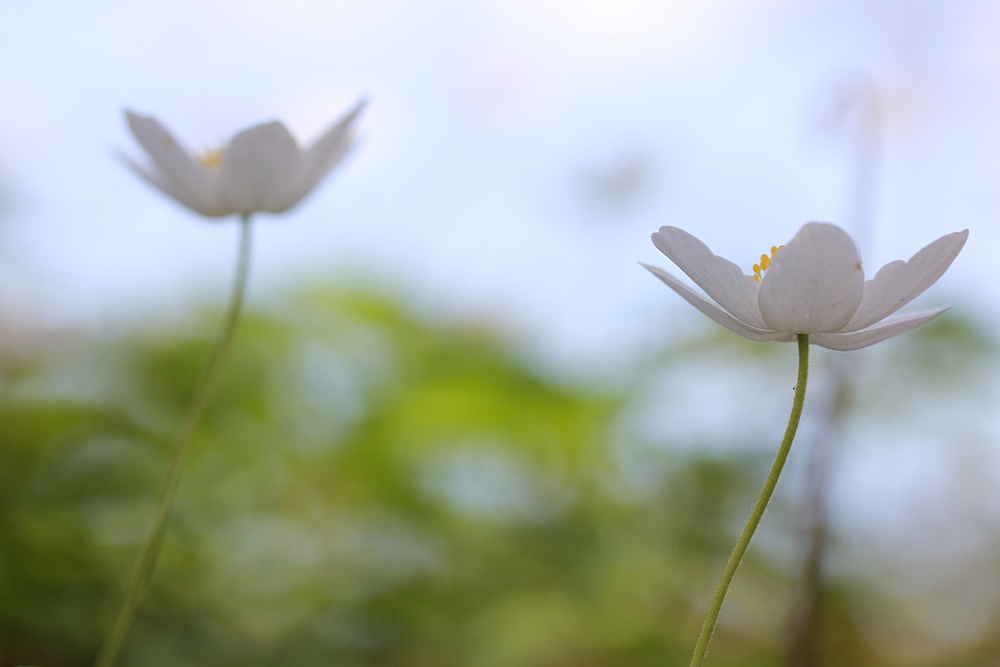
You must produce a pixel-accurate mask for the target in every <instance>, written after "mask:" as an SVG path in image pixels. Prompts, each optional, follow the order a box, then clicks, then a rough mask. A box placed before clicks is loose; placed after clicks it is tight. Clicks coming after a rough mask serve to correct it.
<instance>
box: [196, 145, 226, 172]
mask: <svg viewBox="0 0 1000 667" xmlns="http://www.w3.org/2000/svg"><path fill="white" fill-rule="evenodd" d="M225 156H226V151H224V150H222V149H221V148H212V149H210V150H207V151H204V152H203V153H202V154H201V155H199V156H198V162H201V163H202V164H203V165H205V166H206V167H208V168H209V169H215V168H216V167H218V166H219V163H220V162H222V158H223V157H225Z"/></svg>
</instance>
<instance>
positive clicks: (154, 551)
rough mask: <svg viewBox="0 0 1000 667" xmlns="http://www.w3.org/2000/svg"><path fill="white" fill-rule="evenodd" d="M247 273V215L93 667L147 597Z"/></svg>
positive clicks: (121, 639) (113, 652)
mask: <svg viewBox="0 0 1000 667" xmlns="http://www.w3.org/2000/svg"><path fill="white" fill-rule="evenodd" d="M249 268H250V216H249V215H244V216H243V217H242V218H241V219H240V249H239V258H238V259H237V263H236V276H235V279H234V281H233V292H232V296H231V297H230V300H229V308H228V310H227V312H226V319H225V321H224V322H223V324H222V330H221V331H220V332H219V338H218V339H217V340H216V341H215V345H214V346H213V347H212V351H211V354H210V355H209V358H208V363H207V364H206V365H205V369H204V371H202V375H201V378H200V379H199V381H198V385H197V386H196V388H195V390H194V394H193V396H192V399H191V403H190V405H189V406H188V409H187V412H186V413H185V415H184V420H183V421H182V422H181V427H180V429H179V430H178V432H177V437H176V439H175V440H174V443H173V446H172V448H171V457H170V467H169V468H168V470H167V478H166V480H165V481H164V483H163V490H162V491H161V493H160V500H159V503H158V504H157V506H156V514H155V515H154V518H153V526H152V529H151V530H150V532H149V536H148V537H147V538H146V541H145V543H143V545H142V548H141V550H140V552H139V557H138V559H137V560H136V564H135V569H134V570H133V572H132V579H131V581H130V582H129V586H128V589H127V590H126V593H125V599H124V601H123V602H122V605H121V608H119V610H118V615H117V616H116V617H115V621H114V625H112V626H111V631H110V632H109V633H108V636H107V637H106V638H105V640H104V645H103V646H102V647H101V652H100V654H99V655H98V657H97V662H96V663H95V667H112V666H113V665H114V664H115V662H116V661H117V659H118V656H119V654H120V653H121V649H122V645H123V644H124V643H125V638H126V637H127V636H128V632H129V628H130V627H131V625H132V619H133V618H134V617H135V612H136V610H137V609H138V608H139V603H140V602H141V601H142V597H143V595H144V594H145V592H146V586H147V584H148V583H149V578H150V576H151V575H152V574H153V569H154V568H155V567H156V560H157V557H158V556H159V555H160V549H161V548H162V546H163V538H164V535H165V534H166V532H167V523H168V521H169V520H170V515H171V514H172V512H173V508H174V500H175V499H176V498H177V485H178V483H179V482H180V479H181V471H182V470H183V466H184V455H185V454H186V453H187V450H188V448H189V446H190V444H191V440H192V439H193V438H194V434H195V431H196V430H197V428H198V423H199V422H200V421H201V418H202V415H203V414H204V413H205V408H206V407H207V406H208V403H209V401H211V400H212V397H213V396H214V395H215V392H216V389H217V388H218V385H219V380H220V379H221V378H222V369H223V366H224V365H225V361H226V357H227V356H228V353H229V349H230V348H231V347H232V343H233V339H234V338H235V336H236V327H237V324H238V323H239V320H240V313H241V312H242V310H243V296H244V294H245V293H246V285H247V275H248V273H249Z"/></svg>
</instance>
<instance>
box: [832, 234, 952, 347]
mask: <svg viewBox="0 0 1000 667" xmlns="http://www.w3.org/2000/svg"><path fill="white" fill-rule="evenodd" d="M967 238H969V230H968V229H966V230H964V231H961V232H955V233H954V234H948V235H947V236H942V237H941V238H939V239H938V240H937V241H934V243H931V244H930V245H928V246H927V247H925V248H924V249H923V250H921V251H920V252H918V253H917V254H916V255H914V256H913V257H911V258H910V261H908V262H903V261H898V260H897V261H895V262H890V263H889V264H886V265H885V266H883V267H882V268H881V269H879V272H878V273H877V274H876V275H875V277H874V278H873V279H872V280H869V281H868V282H866V283H865V295H864V298H863V299H862V300H861V306H859V307H858V312H856V313H855V314H854V316H853V317H852V318H851V321H850V322H848V323H847V326H845V327H844V329H843V331H844V332H848V331H858V330H860V329H864V328H866V327H870V326H871V325H873V324H875V323H876V322H878V321H879V320H882V319H884V318H886V317H888V316H889V315H892V314H893V313H894V312H896V311H897V310H899V309H900V308H902V307H903V306H905V305H906V304H908V303H909V302H910V301H912V300H913V299H915V298H916V297H918V296H920V294H922V293H923V291H924V290H926V289H927V288H928V287H930V286H931V285H933V284H934V283H936V282H937V280H938V278H940V277H941V276H942V275H943V274H944V272H945V271H947V270H948V267H949V266H951V263H952V262H953V261H954V259H955V257H957V256H958V252H959V251H960V250H961V249H962V246H964V245H965V240H966V239H967Z"/></svg>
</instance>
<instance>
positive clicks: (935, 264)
mask: <svg viewBox="0 0 1000 667" xmlns="http://www.w3.org/2000/svg"><path fill="white" fill-rule="evenodd" d="M968 236H969V230H967V229H966V230H964V231H961V232H955V233H953V234H948V235H946V236H942V237H941V238H939V239H938V240H937V241H934V242H933V243H931V244H930V245H928V246H927V247H925V248H924V249H923V250H921V251H920V252H918V253H917V254H916V255H914V256H913V257H912V258H910V260H909V261H908V262H903V261H899V260H897V261H895V262H890V263H889V264H886V265H885V266H883V267H882V268H881V269H880V270H879V272H878V273H876V274H875V277H874V278H872V279H871V280H868V281H866V280H865V274H864V270H863V269H862V268H861V258H860V256H859V255H858V249H857V246H856V245H855V244H854V241H853V240H852V239H851V237H850V236H848V235H847V233H846V232H845V231H843V230H842V229H840V228H839V227H837V226H835V225H831V224H827V223H820V222H810V223H809V224H807V225H805V226H803V227H802V229H800V230H799V232H798V234H796V235H795V238H793V239H792V240H791V241H789V242H788V244H786V245H785V246H784V247H782V248H780V249H779V251H778V252H775V253H774V255H773V257H770V258H768V260H769V261H762V262H761V264H762V265H763V266H762V267H755V269H756V268H760V271H759V272H758V275H755V276H754V275H746V274H744V273H743V271H742V270H741V269H740V267H738V266H737V265H735V264H733V263H732V262H730V261H728V260H726V259H723V258H722V257H718V256H716V255H714V254H712V251H711V250H709V249H708V247H707V246H706V245H705V244H704V243H702V242H701V241H699V240H698V239H697V238H695V237H694V236H692V235H691V234H688V233H687V232H685V231H684V230H682V229H678V228H677V227H660V231H659V232H656V233H655V234H653V243H654V244H655V245H656V247H657V248H659V249H660V251H661V252H662V253H663V254H664V255H666V256H667V257H669V258H670V259H671V260H672V261H673V262H674V264H676V265H677V266H678V267H679V268H680V270H681V271H683V272H684V273H686V274H687V275H688V277H689V278H691V280H693V281H694V282H695V284H697V285H698V286H699V287H701V288H702V289H703V290H704V291H705V293H706V294H707V295H708V296H709V297H710V299H711V300H709V299H706V298H705V297H704V296H702V295H701V294H699V293H698V292H696V291H694V290H692V289H691V288H690V287H688V286H687V285H685V284H684V283H682V282H681V281H679V280H677V279H676V278H675V277H674V276H672V275H670V274H669V273H667V272H666V271H664V270H662V269H659V268H657V267H654V266H646V265H644V266H646V268H647V269H649V270H650V271H652V272H653V274H654V275H656V276H657V277H658V278H659V279H660V280H662V281H663V282H665V283H666V284H667V285H668V286H670V287H671V288H672V289H673V290H674V291H675V292H677V293H678V294H679V295H681V296H682V297H683V298H684V299H685V300H686V301H687V302H688V303H690V304H691V305H692V306H694V307H695V308H697V309H698V310H700V311H701V312H702V313H704V314H705V315H708V316H709V317H710V318H712V319H713V320H715V321H716V322H718V323H719V324H721V325H722V326H724V327H726V328H727V329H729V330H730V331H732V332H734V333H737V334H739V335H740V336H743V337H744V338H748V339H750V340H755V341H770V340H776V341H792V340H795V338H796V335H797V334H809V341H810V342H811V343H815V344H816V345H820V346H822V347H827V348H830V349H832V350H857V349H859V348H862V347H867V346H869V345H874V344H875V343H879V342H881V341H883V340H885V339H887V338H890V337H892V336H895V335H897V334H901V333H903V332H904V331H909V330H910V329H912V328H914V327H916V326H919V325H921V324H923V323H924V322H926V321H927V320H929V319H931V318H932V317H934V316H936V315H939V314H941V313H943V312H944V311H946V310H947V309H948V306H944V307H940V308H932V309H928V310H920V311H916V312H912V313H908V314H904V315H893V313H895V312H896V311H897V310H899V309H900V308H902V307H903V306H905V305H906V304H908V303H909V302H910V301H912V300H913V299H915V298H916V297H917V296H919V295H920V294H921V293H922V292H923V291H924V290H926V289H927V288H928V287H930V286H931V285H933V284H934V283H935V282H937V280H938V278H940V277H941V276H942V275H943V274H944V272H945V271H946V270H947V269H948V267H949V266H951V263H952V261H953V260H954V259H955V257H956V256H957V255H958V253H959V251H960V250H961V249H962V246H964V245H965V240H966V239H967V238H968ZM761 273H762V274H763V275H760V274H761Z"/></svg>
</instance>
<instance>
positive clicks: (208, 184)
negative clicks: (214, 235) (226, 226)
mask: <svg viewBox="0 0 1000 667" xmlns="http://www.w3.org/2000/svg"><path fill="white" fill-rule="evenodd" d="M364 106H365V101H364V100H362V101H360V102H359V103H358V104H357V105H356V106H355V107H354V109H352V110H351V111H350V112H348V113H347V114H346V115H345V116H344V117H343V118H341V119H340V120H338V121H337V122H335V123H334V125H333V126H332V127H331V128H330V129H329V130H327V131H326V132H325V133H324V134H323V135H322V136H321V137H320V138H319V139H317V140H316V141H315V142H313V144H312V145H311V146H309V147H308V148H306V149H302V148H299V145H298V144H297V143H296V141H295V139H294V138H293V137H292V135H291V134H290V133H289V132H288V130H287V129H285V126H284V125H282V124H281V123H279V122H277V121H273V122H270V123H264V124H262V125H256V126H254V127H251V128H248V129H246V130H243V131H242V132H240V133H239V134H237V135H236V136H235V137H233V138H232V139H231V140H230V142H229V145H228V146H226V147H225V148H223V149H221V150H213V151H208V152H205V153H203V154H201V155H194V154H193V153H192V152H191V151H189V150H188V149H186V148H184V147H183V146H182V145H181V144H180V143H179V142H178V141H177V140H176V139H174V137H173V135H171V134H170V132H168V131H167V130H166V129H165V128H164V127H163V125H161V124H160V122H159V121H158V120H156V119H155V118H152V117H150V116H142V115H140V114H137V113H134V112H132V111H129V110H126V111H125V117H126V119H127V120H128V126H129V128H131V130H132V134H133V135H135V138H136V140H138V142H139V143H140V144H141V145H142V147H143V148H145V149H146V152H147V153H149V157H150V158H151V159H152V166H151V167H149V168H146V167H142V166H140V165H139V164H138V163H136V162H135V161H134V160H132V159H131V158H129V157H128V156H125V155H123V156H122V159H123V160H124V161H125V163H126V164H128V165H129V166H130V167H131V168H132V169H133V170H134V171H135V172H136V173H137V174H139V175H140V176H142V177H143V178H145V179H146V180H147V181H149V182H150V183H152V184H153V185H154V186H156V187H157V188H159V189H160V190H162V191H163V192H164V193H165V194H166V195H168V196H170V197H172V198H173V199H176V200H177V201H178V202H180V203H181V204H184V205H185V206H187V207H188V208H190V209H193V210H195V211H197V212H198V213H201V214H202V215H207V216H209V217H213V218H214V217H220V216H224V215H230V214H232V213H239V214H242V215H250V214H251V213H256V212H258V211H267V212H269V213H281V212H282V211H286V210H288V209H290V208H291V207H292V206H295V205H296V204H297V203H299V202H300V201H301V200H302V198H303V197H305V196H306V195H307V194H309V192H310V191H311V190H312V189H313V188H314V187H315V186H316V184H317V183H319V181H320V179H322V178H323V177H324V176H325V175H326V174H327V173H328V172H329V171H330V170H331V169H333V167H334V166H336V164H337V163H338V162H340V160H341V158H343V157H344V155H346V154H347V152H348V150H349V149H350V148H351V146H352V145H353V144H354V137H355V127H354V122H355V120H356V119H357V118H358V116H359V114H360V113H361V111H362V109H363V108H364Z"/></svg>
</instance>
